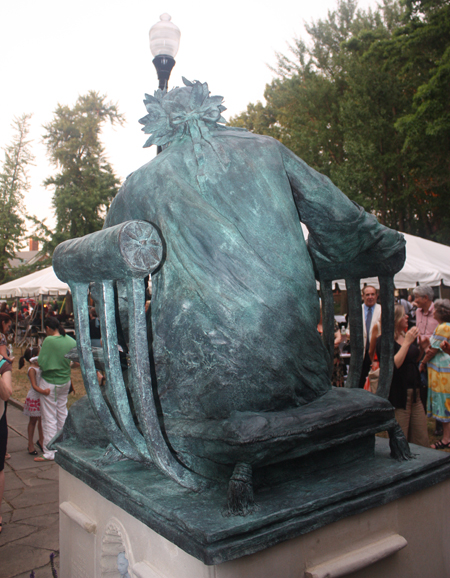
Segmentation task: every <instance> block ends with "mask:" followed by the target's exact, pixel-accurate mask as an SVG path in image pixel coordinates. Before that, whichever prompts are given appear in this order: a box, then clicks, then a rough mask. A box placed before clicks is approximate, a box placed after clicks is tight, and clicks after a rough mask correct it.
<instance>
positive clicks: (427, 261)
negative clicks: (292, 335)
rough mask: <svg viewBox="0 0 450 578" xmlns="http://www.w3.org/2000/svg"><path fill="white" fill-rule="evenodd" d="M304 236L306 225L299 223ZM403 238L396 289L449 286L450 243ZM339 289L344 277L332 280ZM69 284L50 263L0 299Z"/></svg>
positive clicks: (57, 290) (2, 290)
mask: <svg viewBox="0 0 450 578" xmlns="http://www.w3.org/2000/svg"><path fill="white" fill-rule="evenodd" d="M302 228H303V233H304V235H305V238H307V236H308V229H307V228H306V227H305V226H304V225H303V224H302ZM404 235H405V239H406V262H405V265H404V267H403V269H402V270H401V271H400V272H399V273H397V275H395V277H394V283H395V286H396V288H397V289H411V288H413V287H415V286H416V285H417V283H420V285H433V286H437V285H440V284H441V282H443V283H444V284H445V285H448V286H450V247H447V245H441V244H440V243H434V242H433V241H427V240H426V239H422V238H421V237H415V236H414V235H408V234H406V233H404ZM336 282H337V283H338V284H339V285H340V288H341V289H344V287H345V281H343V280H337V281H336ZM364 283H369V284H370V285H374V286H375V287H379V284H378V278H377V277H374V278H371V279H364V280H361V285H363V284H364ZM69 290H70V289H69V286H68V285H66V283H63V282H62V281H60V280H59V279H58V277H57V276H56V275H55V273H54V271H53V267H47V268H46V269H42V270H41V271H36V272H35V273H32V274H31V275H26V277H21V278H20V279H16V280H15V281H10V282H9V283H5V284H4V285H0V299H5V298H7V297H39V296H40V295H65V294H66V293H67V292H68V291H69Z"/></svg>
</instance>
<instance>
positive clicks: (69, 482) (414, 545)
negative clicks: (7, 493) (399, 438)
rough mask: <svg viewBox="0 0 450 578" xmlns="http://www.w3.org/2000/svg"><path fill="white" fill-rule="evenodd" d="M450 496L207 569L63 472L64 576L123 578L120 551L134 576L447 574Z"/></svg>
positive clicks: (379, 510) (393, 507)
mask: <svg viewBox="0 0 450 578" xmlns="http://www.w3.org/2000/svg"><path fill="white" fill-rule="evenodd" d="M436 453H438V452H436ZM387 481H389V480H387ZM449 492H450V479H448V480H446V481H443V482H440V483H438V484H436V485H433V486H432V487H429V488H426V489H422V490H420V491H417V492H415V493H413V494H411V495H409V496H405V497H403V498H399V499H394V500H392V501H390V502H389V503H387V504H384V505H380V506H378V507H374V508H371V509H370V510H368V511H364V512H361V513H355V514H354V515H351V516H348V517H346V518H344V519H341V520H339V521H337V522H333V523H330V524H327V525H324V526H322V527H321V528H319V529H316V530H314V529H313V528H314V523H313V520H312V519H311V522H312V523H311V531H310V532H308V533H306V534H303V535H301V536H297V537H296V538H292V539H288V540H286V541H283V542H281V543H278V544H277V545H275V546H271V547H267V548H265V549H264V550H262V551H259V552H257V553H254V554H251V555H248V556H242V557H240V558H237V559H235V560H231V561H228V562H224V563H222V564H218V565H213V566H207V565H205V564H204V563H203V562H202V561H200V560H198V559H197V558H194V557H193V556H191V555H189V554H187V553H186V552H184V551H183V550H181V549H180V548H179V547H178V546H176V545H175V544H174V543H173V542H171V541H169V540H167V539H166V538H164V537H162V536H161V535H159V534H157V533H156V532H155V531H153V530H152V529H150V528H149V527H147V526H146V525H144V524H143V523H142V522H140V521H139V520H137V519H136V518H135V517H133V516H132V515H130V514H129V513H128V512H125V511H124V510H123V509H122V508H120V507H119V506H117V505H116V504H113V503H112V502H110V501H109V500H107V499H105V498H104V497H102V496H101V495H100V494H99V493H98V492H96V491H95V490H94V489H92V488H90V487H88V486H87V485H86V484H85V483H84V482H82V481H81V480H79V479H77V478H75V477H74V476H72V475H71V474H69V473H67V472H65V471H64V470H61V471H60V500H61V506H60V508H61V512H62V513H61V536H60V552H61V576H64V577H65V578H84V577H86V578H104V577H107V576H111V578H112V577H113V576H114V577H118V576H119V575H120V574H119V572H118V569H117V556H118V553H119V552H124V553H125V554H124V556H125V557H126V559H127V560H128V563H129V567H128V573H129V576H130V578H274V576H276V577H277V578H299V577H302V578H303V577H305V578H325V577H330V578H332V577H333V576H336V577H337V576H346V575H348V574H350V573H352V572H353V573H352V574H351V576H352V578H379V576H383V577H384V578H398V577H399V576H408V578H415V577H417V578H419V577H420V578H422V576H448V575H450V553H449V551H448V548H447V544H448V542H449V539H450V524H449V520H450V505H449V503H448V499H447V498H448V494H449ZM148 495H151V492H149V493H148ZM351 501H353V500H351ZM357 502H358V500H357V501H356V502H355V503H354V506H355V511H357V510H358V504H357ZM207 521H208V516H207V515H205V522H206V523H207ZM293 523H294V521H293ZM184 532H185V536H186V538H190V539H192V536H190V535H189V528H188V527H186V528H185V530H184ZM241 540H245V536H241ZM231 547H232V546H231V545H230V548H231Z"/></svg>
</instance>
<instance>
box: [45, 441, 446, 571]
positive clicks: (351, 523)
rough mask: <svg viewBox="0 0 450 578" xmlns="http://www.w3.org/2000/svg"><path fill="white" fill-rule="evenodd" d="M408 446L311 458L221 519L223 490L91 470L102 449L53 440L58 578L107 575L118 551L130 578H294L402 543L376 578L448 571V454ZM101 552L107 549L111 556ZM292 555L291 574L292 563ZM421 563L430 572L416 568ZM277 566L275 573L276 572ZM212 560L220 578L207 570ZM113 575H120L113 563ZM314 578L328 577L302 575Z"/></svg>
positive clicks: (127, 465) (132, 471) (142, 471)
mask: <svg viewBox="0 0 450 578" xmlns="http://www.w3.org/2000/svg"><path fill="white" fill-rule="evenodd" d="M411 449H412V451H413V453H414V454H415V455H416V458H415V459H413V460H409V461H402V462H398V461H396V460H393V459H392V458H390V456H389V445H388V441H387V440H385V439H382V438H377V439H376V444H375V452H374V454H373V455H369V456H368V457H364V458H363V457H361V456H360V457H359V458H358V459H355V460H353V461H348V462H347V463H344V464H343V465H342V466H340V467H336V465H333V466H327V467H324V466H322V467H321V468H320V469H319V467H318V466H317V465H316V467H315V468H314V464H313V462H311V461H310V462H309V466H311V467H310V468H308V469H307V470H305V471H304V472H303V473H302V472H297V476H298V477H297V478H296V479H294V478H293V477H291V478H290V477H289V476H288V475H286V478H285V479H284V480H278V481H276V480H275V479H274V480H273V482H274V483H273V485H271V486H268V487H264V488H263V489H261V490H260V491H258V490H256V491H255V500H256V503H257V504H258V510H257V511H255V512H254V513H252V514H250V515H248V516H246V517H239V516H238V517H226V516H224V514H223V512H224V510H225V502H226V491H225V490H224V488H222V487H219V488H217V487H216V488H211V489H208V490H206V491H204V492H202V493H201V494H196V493H194V492H191V491H188V490H186V489H184V488H181V487H180V486H178V485H177V484H176V483H174V482H172V481H170V480H168V479H167V478H166V477H164V476H163V475H162V474H161V473H160V472H159V471H158V470H157V469H156V468H148V467H143V466H141V465H139V464H136V463H133V462H130V461H128V460H127V461H122V462H117V463H115V464H112V465H108V466H103V467H102V468H101V469H99V468H98V467H96V466H95V465H93V461H94V460H95V459H97V458H99V457H100V455H101V454H100V453H99V451H98V450H97V449H95V450H94V449H87V448H80V447H76V446H75V445H71V446H69V445H67V446H65V445H64V444H59V445H58V452H57V454H56V455H57V462H58V463H59V464H60V465H61V466H62V468H63V470H62V471H61V487H60V500H61V502H62V504H61V510H62V512H63V514H62V515H61V560H62V569H64V570H63V573H62V575H63V576H65V578H70V577H71V576H73V577H75V576H77V577H82V576H89V578H92V577H94V576H95V577H100V576H107V575H111V576H112V575H113V574H107V573H105V572H107V568H110V567H111V565H114V563H115V562H114V560H113V558H114V556H117V552H116V550H117V547H119V548H122V550H121V551H124V552H125V553H126V557H127V559H128V560H129V562H130V564H131V567H132V568H133V572H134V574H131V573H130V576H133V575H134V576H143V577H147V576H155V577H156V576H158V577H164V578H171V577H173V578H190V577H191V576H192V577H194V576H195V578H199V577H201V576H215V577H216V578H219V577H222V576H223V577H224V578H225V577H228V576H229V577H231V576H233V578H239V577H241V576H242V577H245V578H253V577H256V576H258V578H262V577H264V576H271V577H273V576H275V575H276V576H280V578H281V577H283V578H288V577H291V576H292V577H294V576H295V577H296V578H297V577H298V576H299V575H300V574H299V573H298V572H299V567H301V568H304V569H305V571H306V570H307V569H308V568H309V569H311V568H313V567H316V566H320V565H321V564H322V563H324V562H326V561H327V560H333V559H334V558H337V557H342V555H343V554H345V553H347V554H350V558H349V560H350V562H351V564H355V563H356V562H355V561H354V558H355V557H356V558H357V559H359V560H360V562H358V564H365V562H364V560H372V561H374V560H379V559H381V558H382V557H383V556H382V555H381V554H380V552H388V553H390V554H393V552H396V551H397V549H399V548H401V547H402V544H403V545H404V542H402V540H403V539H405V540H406V541H407V542H408V547H407V548H405V549H404V550H402V551H401V552H399V553H398V554H396V555H392V556H390V557H389V558H388V559H386V560H385V561H384V562H379V563H378V564H377V565H376V566H377V567H378V565H379V564H383V565H387V567H389V568H390V567H391V566H392V568H395V571H394V570H392V573H391V570H389V572H388V571H387V570H386V571H385V570H383V571H382V573H381V574H378V575H383V576H385V577H386V578H387V577H388V576H402V575H404V576H415V575H417V576H419V575H427V574H428V575H436V576H439V575H440V576H443V575H447V574H450V562H449V560H447V559H444V558H445V556H446V554H445V551H446V548H445V547H444V545H445V544H446V543H448V540H447V538H450V524H449V523H448V520H450V505H449V504H448V500H446V498H445V495H446V494H445V492H448V491H449V490H450V480H449V478H450V455H449V454H447V453H444V452H438V451H435V450H430V449H425V448H421V447H419V446H415V445H412V446H411ZM322 463H323V462H322ZM303 465H305V464H303ZM64 470H66V471H64ZM419 521H420V522H419ZM428 525H429V527H430V530H429V531H428V530H427V528H426V527H425V526H428ZM108 527H110V530H111V532H112V535H111V536H110V535H109V534H108ZM119 534H120V535H121V536H122V538H120V539H119V538H118V537H117V535H119ZM392 537H393V538H392ZM387 538H389V540H388V541H387V542H385V540H386V539H387ZM114 540H116V546H114V548H113V547H112V546H111V544H113V545H114ZM392 540H393V542H392ZM380 541H381V543H380V544H378V545H374V544H375V542H377V543H378V542H380ZM117 544H118V546H117ZM412 544H413V547H411V545H412ZM366 546H367V547H368V548H369V549H368V550H365V549H364V548H366ZM105 548H106V550H105ZM108 548H109V550H111V551H113V554H111V556H112V557H110V558H108V559H107V555H106V554H105V552H107V551H109V550H108ZM180 548H181V549H182V550H181V549H180ZM361 549H362V550H361ZM374 549H375V550H374ZM183 550H184V552H183ZM356 550H357V551H358V552H357V553H355V552H356ZM360 550H361V551H360ZM372 550H374V552H375V553H374V552H373V551H372ZM378 550H379V551H378ZM283 552H286V554H284V553H283ZM377 552H378V553H377ZM385 555H386V556H387V554H385ZM380 556H381V558H380ZM274 557H275V558H274ZM285 557H286V560H285ZM277 558H279V559H278V561H277V562H276V560H275V559H277ZM400 559H401V560H403V559H405V560H406V561H407V565H408V568H409V567H411V568H410V571H409V570H408V571H406V570H405V568H403V566H402V571H401V572H399V566H398V564H397V562H395V561H396V560H400ZM289 560H290V562H289ZM294 560H295V564H294V566H295V571H294V566H293V567H292V568H291V567H290V564H291V563H293V561H294ZM352 560H353V562H352ZM269 561H270V562H269ZM406 561H405V564H406ZM422 561H426V563H427V571H426V572H425V573H422V574H421V573H420V572H419V573H415V572H416V564H420V563H422ZM350 562H349V563H350ZM275 563H276V564H278V565H279V566H280V571H278V570H277V571H275V567H274V566H273V564H275ZM339 563H341V562H339ZM345 563H347V562H345ZM430 563H432V564H435V565H436V570H431V568H430V567H429V566H428V564H430ZM266 564H267V568H266ZM358 564H357V566H356V567H355V570H357V569H358ZM146 565H147V566H148V567H149V568H150V570H148V571H147V569H146ZM208 565H210V566H214V567H215V571H216V574H210V573H209V572H210V571H212V570H209V569H208ZM135 566H136V568H137V569H136V570H135V569H134V568H135ZM284 566H286V568H285V569H283V570H281V568H284ZM140 567H142V568H143V569H144V570H145V572H147V573H145V572H144V570H142V571H141V570H139V568H140ZM153 567H154V568H153ZM444 567H445V568H446V569H447V572H444V571H443V568H444ZM71 568H74V569H71ZM77 568H78V570H75V569H77ZM82 568H86V570H83V571H82ZM102 568H103V570H102ZM152 568H153V570H152ZM228 568H235V570H230V571H229V570H227V569H228ZM108 571H109V570H108ZM111 571H115V574H116V575H117V568H115V569H114V568H112V569H111ZM326 571H328V570H326ZM352 571H353V570H352ZM83 572H85V573H84V574H83ZM139 572H141V573H139ZM149 572H150V573H149ZM151 572H154V573H153V574H152V573H151ZM324 572H325V570H324ZM380 572H381V571H380ZM328 573H329V572H328ZM322 575H323V576H327V575H328V574H326V573H325V574H320V573H319V574H317V573H316V574H310V576H311V577H312V576H322ZM329 575H330V576H332V575H336V576H338V575H339V576H340V575H345V574H342V573H341V574H329ZM305 576H309V575H308V574H305ZM356 576H357V574H355V577H356ZM361 576H362V575H361ZM364 576H365V577H368V576H369V574H364ZM374 576H375V574H374Z"/></svg>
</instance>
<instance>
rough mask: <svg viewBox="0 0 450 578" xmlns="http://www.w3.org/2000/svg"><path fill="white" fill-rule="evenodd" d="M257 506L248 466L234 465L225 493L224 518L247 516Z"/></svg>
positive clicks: (243, 464) (250, 470) (242, 464)
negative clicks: (225, 507) (225, 508)
mask: <svg viewBox="0 0 450 578" xmlns="http://www.w3.org/2000/svg"><path fill="white" fill-rule="evenodd" d="M257 509H258V506H257V505H256V504H255V499H254V496H253V475H252V466H251V465H250V464H245V463H242V462H241V463H238V464H236V465H235V467H234V470H233V475H232V476H231V478H230V481H229V484H228V492H227V510H226V511H225V512H224V515H225V516H247V514H251V513H252V512H254V511H255V510H257Z"/></svg>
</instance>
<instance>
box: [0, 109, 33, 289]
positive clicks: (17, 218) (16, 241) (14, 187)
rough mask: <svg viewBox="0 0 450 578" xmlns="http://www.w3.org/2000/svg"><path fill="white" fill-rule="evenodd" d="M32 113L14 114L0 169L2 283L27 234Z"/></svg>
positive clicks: (0, 270) (0, 281)
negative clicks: (26, 211) (9, 139)
mask: <svg viewBox="0 0 450 578" xmlns="http://www.w3.org/2000/svg"><path fill="white" fill-rule="evenodd" d="M30 118H31V115H29V114H24V115H22V116H21V117H19V118H15V119H14V121H13V123H12V127H13V129H14V130H15V134H14V137H13V139H12V142H11V144H10V145H9V146H7V147H6V148H5V149H4V151H5V158H4V161H3V165H2V168H1V172H0V283H3V282H4V281H5V278H6V275H7V269H8V261H9V259H12V258H13V257H14V255H15V253H16V252H17V251H18V250H19V249H20V248H21V241H22V240H23V237H24V226H25V218H24V217H25V210H24V206H23V197H24V193H25V192H26V191H28V190H29V188H30V185H29V180H28V172H27V171H28V167H29V166H30V165H31V164H32V163H33V159H34V157H33V155H32V153H31V147H30V144H31V141H29V140H27V139H28V135H29V131H30V125H29V121H30Z"/></svg>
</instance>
